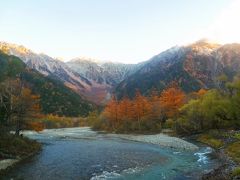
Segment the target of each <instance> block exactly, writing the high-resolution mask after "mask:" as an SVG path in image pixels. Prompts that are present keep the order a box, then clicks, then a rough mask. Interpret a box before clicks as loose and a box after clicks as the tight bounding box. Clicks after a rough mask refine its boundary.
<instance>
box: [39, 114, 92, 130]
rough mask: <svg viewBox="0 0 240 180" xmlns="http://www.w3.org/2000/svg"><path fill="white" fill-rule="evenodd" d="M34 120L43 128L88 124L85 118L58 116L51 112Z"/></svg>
mask: <svg viewBox="0 0 240 180" xmlns="http://www.w3.org/2000/svg"><path fill="white" fill-rule="evenodd" d="M35 121H36V122H39V123H41V124H42V125H43V127H44V129H55V128H70V127H81V126H87V125H88V122H87V120H86V118H81V117H76V118H72V117H64V116H62V117H60V116H57V115H52V114H49V115H45V116H43V117H41V118H40V119H38V120H35Z"/></svg>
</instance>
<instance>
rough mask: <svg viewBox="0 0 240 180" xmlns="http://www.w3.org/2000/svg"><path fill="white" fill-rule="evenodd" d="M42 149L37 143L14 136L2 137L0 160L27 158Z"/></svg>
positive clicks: (6, 135) (0, 136)
mask: <svg viewBox="0 0 240 180" xmlns="http://www.w3.org/2000/svg"><path fill="white" fill-rule="evenodd" d="M40 149H41V144H40V143H38V142H37V141H34V140H30V139H28V138H25V137H21V136H15V135H12V134H1V135H0V159H4V158H8V157H13V158H14V157H17V156H20V157H21V156H27V155H30V154H32V153H35V152H37V151H39V150H40Z"/></svg>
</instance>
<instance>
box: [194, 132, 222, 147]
mask: <svg viewBox="0 0 240 180" xmlns="http://www.w3.org/2000/svg"><path fill="white" fill-rule="evenodd" d="M197 140H198V141H200V142H202V143H204V144H207V145H209V146H211V147H213V148H220V147H222V146H223V145H224V143H223V141H222V140H220V139H217V138H215V137H213V136H212V135H209V134H202V135H200V136H199V137H198V139H197Z"/></svg>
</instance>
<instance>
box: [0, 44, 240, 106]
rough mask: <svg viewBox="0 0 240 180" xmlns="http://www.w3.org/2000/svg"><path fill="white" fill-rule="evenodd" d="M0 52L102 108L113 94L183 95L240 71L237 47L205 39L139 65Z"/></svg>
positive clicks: (8, 48) (7, 48)
mask: <svg viewBox="0 0 240 180" xmlns="http://www.w3.org/2000/svg"><path fill="white" fill-rule="evenodd" d="M0 50H2V51H3V52H5V53H7V54H9V55H15V56H17V57H19V58H20V59H21V60H22V61H23V62H24V63H25V64H26V65H27V66H28V67H29V68H31V69H34V70H36V71H38V72H39V73H41V74H42V75H44V76H46V77H51V78H53V79H55V80H56V81H60V82H62V83H64V84H65V86H66V87H68V88H70V89H72V90H73V91H74V92H76V93H77V94H78V95H79V96H81V97H82V99H86V100H88V101H91V102H94V103H96V104H100V105H101V104H104V103H106V102H107V101H108V100H109V98H110V97H111V95H112V94H113V93H115V94H116V95H117V96H118V97H122V96H123V95H128V96H130V97H133V96H134V93H135V91H136V89H139V90H140V91H141V92H142V93H143V94H145V95H147V94H148V93H149V91H150V90H151V89H152V88H156V89H158V90H159V91H161V90H162V89H164V88H165V87H166V86H167V85H168V84H169V83H171V82H172V81H176V82H178V84H179V86H180V87H181V88H182V89H183V90H184V91H185V92H191V91H196V90H199V89H200V88H205V89H208V88H214V87H217V86H218V85H219V82H218V77H219V76H220V75H222V74H226V75H227V76H228V78H230V79H231V78H233V76H235V75H236V74H238V73H239V72H240V45H239V44H226V45H220V44H216V43H209V42H207V41H205V40H201V41H198V42H195V43H193V44H190V45H187V46H176V47H173V48H170V49H168V50H166V51H164V52H162V53H160V54H158V55H156V56H154V57H152V58H151V59H149V60H148V61H145V62H143V63H139V64H122V63H113V62H98V61H93V60H91V59H87V58H75V59H72V60H70V61H68V62H66V63H65V62H63V61H60V60H58V59H55V58H52V57H50V56H47V55H44V54H36V53H34V52H32V51H31V50H29V49H26V48H25V47H23V46H18V45H15V44H9V43H5V42H1V43H0Z"/></svg>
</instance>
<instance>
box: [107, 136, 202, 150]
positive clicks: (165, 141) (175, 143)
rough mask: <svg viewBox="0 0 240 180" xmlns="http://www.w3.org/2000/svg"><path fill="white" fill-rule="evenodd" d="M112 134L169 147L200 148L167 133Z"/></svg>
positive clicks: (182, 148)
mask: <svg viewBox="0 0 240 180" xmlns="http://www.w3.org/2000/svg"><path fill="white" fill-rule="evenodd" d="M110 136H115V137H119V138H122V139H126V140H131V141H138V142H145V143H150V144H156V145H160V146H164V147H168V148H175V149H181V150H189V151H195V150H198V146H196V145H194V144H192V143H189V142H187V141H185V140H183V139H180V138H177V137H171V136H168V135H165V134H155V135H125V134H110Z"/></svg>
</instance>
